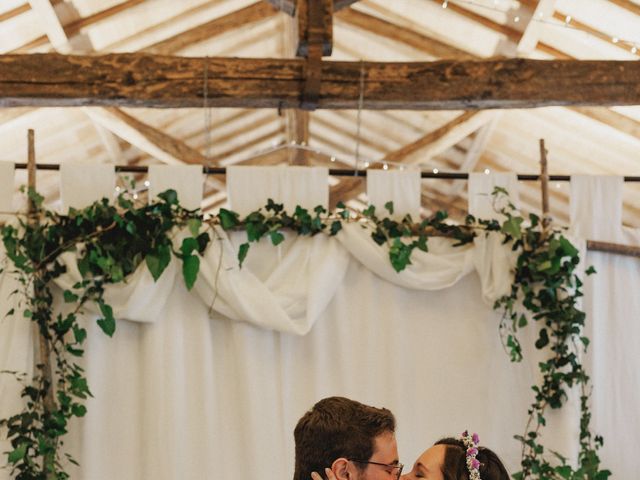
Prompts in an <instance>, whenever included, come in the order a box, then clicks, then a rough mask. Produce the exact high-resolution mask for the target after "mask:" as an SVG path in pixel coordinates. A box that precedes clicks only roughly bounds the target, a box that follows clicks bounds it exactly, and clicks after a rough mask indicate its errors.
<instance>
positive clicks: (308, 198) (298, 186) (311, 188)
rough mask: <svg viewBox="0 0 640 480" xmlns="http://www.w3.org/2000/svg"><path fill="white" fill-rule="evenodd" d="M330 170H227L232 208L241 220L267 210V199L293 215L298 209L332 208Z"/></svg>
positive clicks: (258, 168) (269, 168)
mask: <svg viewBox="0 0 640 480" xmlns="http://www.w3.org/2000/svg"><path fill="white" fill-rule="evenodd" d="M328 175H329V170H328V169H327V168H323V167H287V166H278V167H255V166H229V167H227V194H228V199H229V206H230V208H231V209H232V210H233V211H235V212H238V213H239V214H240V215H241V216H244V215H247V214H249V213H251V212H253V211H255V210H257V209H258V208H260V207H264V206H265V205H266V203H267V199H269V198H271V199H272V200H273V201H274V202H276V203H282V204H283V205H284V208H285V210H286V211H287V212H289V213H291V214H292V213H293V210H294V209H295V207H296V206H297V205H300V206H302V207H304V208H307V209H313V208H315V207H316V206H318V205H322V206H323V207H325V208H326V207H327V205H329V189H328V185H329V178H328Z"/></svg>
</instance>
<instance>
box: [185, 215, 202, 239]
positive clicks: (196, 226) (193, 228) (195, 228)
mask: <svg viewBox="0 0 640 480" xmlns="http://www.w3.org/2000/svg"><path fill="white" fill-rule="evenodd" d="M201 226H202V220H200V219H199V218H190V219H189V220H187V227H188V228H189V232H191V235H192V236H194V237H197V236H198V233H199V232H200V227H201Z"/></svg>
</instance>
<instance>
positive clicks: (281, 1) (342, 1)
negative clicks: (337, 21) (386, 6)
mask: <svg viewBox="0 0 640 480" xmlns="http://www.w3.org/2000/svg"><path fill="white" fill-rule="evenodd" d="M266 1H267V2H269V3H270V4H271V5H273V6H274V7H276V8H277V9H278V10H281V11H283V12H284V13H287V14H289V15H292V16H293V15H295V13H296V0H266ZM357 1H358V0H333V11H334V12H337V11H338V10H342V9H343V8H347V7H349V6H350V5H353V4H354V3H356V2H357Z"/></svg>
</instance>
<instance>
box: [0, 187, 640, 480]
mask: <svg viewBox="0 0 640 480" xmlns="http://www.w3.org/2000/svg"><path fill="white" fill-rule="evenodd" d="M276 181H279V180H276ZM319 181H320V180H319ZM322 181H323V182H324V180H322ZM324 187H325V188H326V184H325V185H324ZM269 188H270V187H269ZM318 188H320V187H319V186H318ZM243 189H244V194H245V195H246V196H252V195H253V194H254V193H255V192H254V191H251V190H246V188H245V187H243ZM230 194H231V192H230ZM235 195H240V192H236V193H235ZM245 200H246V205H248V204H249V199H245ZM274 200H275V199H274ZM255 201H256V202H257V205H258V206H261V205H264V203H265V201H266V199H264V198H262V199H258V200H255ZM247 208H249V210H253V209H254V208H255V207H247ZM217 233H218V235H219V236H220V239H221V240H220V241H213V242H212V245H211V247H210V248H209V249H208V251H207V252H206V254H205V256H204V258H203V259H202V262H201V273H200V277H199V279H198V280H197V282H196V284H195V286H194V289H193V291H192V292H187V291H186V289H185V287H184V283H183V281H182V279H181V273H180V266H179V264H178V263H177V262H176V261H175V260H174V261H172V262H171V264H170V265H169V267H168V269H167V271H166V272H165V273H164V274H163V276H162V277H161V278H160V280H159V281H158V283H157V284H154V283H153V281H152V279H151V278H150V276H149V274H148V272H146V271H145V269H146V267H145V266H144V265H143V266H141V267H140V269H139V271H138V272H136V273H135V274H134V275H133V276H132V277H131V278H130V279H129V281H128V282H127V283H126V284H123V285H118V286H115V287H112V288H110V290H109V292H108V295H109V297H108V299H109V302H111V303H112V305H113V306H114V311H115V314H116V316H117V317H118V319H119V321H118V327H117V331H116V333H115V335H114V337H113V338H112V339H109V338H107V337H105V336H104V335H103V334H102V333H101V332H100V331H99V329H98V327H97V326H96V325H95V321H94V320H95V317H94V316H93V314H92V313H91V312H88V313H87V314H86V315H85V316H84V317H83V321H84V322H86V323H87V328H88V330H89V337H88V339H87V345H86V351H87V354H86V358H85V360H84V364H85V367H86V370H87V375H88V378H89V384H90V386H91V389H92V391H93V393H94V398H92V399H90V400H89V402H88V410H89V413H88V414H87V416H86V418H84V419H82V420H80V421H78V422H75V423H74V424H73V425H72V426H71V430H70V432H71V433H70V438H69V441H68V443H67V449H68V451H69V452H70V453H73V454H74V455H75V457H76V458H77V459H78V460H79V462H80V463H81V467H80V468H76V467H73V466H71V465H70V466H69V470H70V472H71V477H72V478H74V479H87V480H103V479H104V480H112V479H114V478H118V479H122V480H129V479H131V480H138V479H154V480H156V479H157V480H173V479H181V480H182V479H187V480H190V479H194V480H196V479H197V480H201V479H204V478H237V479H250V478H261V479H264V480H276V479H277V480H281V479H283V478H284V479H286V478H291V476H292V473H293V460H294V458H293V452H294V450H293V428H294V426H295V423H296V421H297V420H298V418H299V417H300V416H301V415H302V414H303V413H304V412H305V411H306V410H307V409H308V408H309V407H310V406H311V405H312V404H313V403H315V402H316V401H317V400H319V399H320V398H322V397H324V396H328V395H345V396H348V397H351V398H354V399H357V400H360V401H362V402H365V403H370V404H372V405H377V406H386V407H388V408H390V409H391V410H392V411H394V412H395V413H396V415H397V419H398V432H397V435H398V440H399V448H400V455H401V461H403V462H405V463H407V464H410V463H412V462H413V461H414V460H415V458H416V457H417V455H418V454H419V453H420V452H421V451H422V450H423V449H424V448H426V447H427V446H428V445H430V444H431V443H432V442H434V441H435V440H436V439H437V438H439V437H441V436H444V435H455V434H458V433H460V432H461V431H462V430H464V429H467V428H468V429H470V430H472V431H477V432H478V433H479V434H480V436H481V438H482V441H483V443H485V444H486V445H488V446H491V447H493V448H495V450H496V451H498V452H499V453H500V454H501V455H502V456H503V457H504V459H505V460H506V463H507V464H508V465H509V467H510V468H511V469H512V471H515V469H516V468H517V464H518V459H519V454H520V448H519V445H518V443H517V442H516V441H514V440H513V439H512V436H513V435H514V434H520V433H522V432H523V428H524V425H525V422H526V410H527V407H528V405H529V403H530V402H531V400H532V392H531V390H530V385H531V384H532V382H533V381H534V380H535V379H536V378H537V375H538V372H537V361H538V360H539V354H538V353H537V352H532V351H531V349H530V348H529V347H528V346H529V345H532V343H533V340H534V338H535V332H533V331H531V332H528V333H525V334H524V335H523V339H522V340H523V344H524V345H525V358H526V360H525V361H524V362H523V363H522V364H518V365H514V364H511V363H510V362H509V359H508V356H507V354H506V353H505V352H504V350H503V348H502V346H501V344H500V339H499V336H498V328H497V327H498V322H499V314H497V313H495V312H493V311H492V309H491V306H490V302H491V301H493V300H495V298H496V297H497V296H498V295H499V294H500V292H502V291H503V290H504V289H505V285H506V286H507V287H508V286H509V285H510V282H508V281H507V282H505V278H508V272H509V269H510V268H511V265H512V261H513V259H512V258H511V257H510V256H509V255H508V254H505V253H504V251H505V249H507V250H508V249H509V247H508V246H500V245H499V242H495V241H494V240H492V239H491V238H490V239H488V240H487V241H486V242H485V243H484V244H482V245H481V246H479V245H478V244H477V243H476V244H474V245H470V246H466V247H462V248H458V249H454V248H452V247H450V246H449V245H447V244H446V242H445V241H443V240H442V239H439V240H438V239H433V240H431V241H430V251H429V253H425V252H416V254H415V256H414V258H413V259H412V265H410V266H409V268H408V269H407V270H406V271H404V272H401V273H400V274H397V273H395V272H393V271H392V270H391V269H390V267H389V266H388V259H387V257H386V252H385V250H384V249H383V248H381V247H377V246H375V245H373V241H372V240H371V239H370V238H368V235H369V232H368V231H367V230H364V229H362V228H360V227H359V226H358V225H349V226H346V228H345V229H344V230H343V231H342V232H340V233H339V234H338V236H337V237H336V238H330V237H325V236H321V235H319V236H316V237H312V238H306V237H300V238H295V237H293V236H291V235H288V236H287V239H286V240H285V242H284V243H282V244H281V245H279V246H278V247H273V246H271V245H270V244H269V242H268V241H265V242H260V243H259V244H257V245H253V244H252V246H251V249H250V251H249V254H248V257H247V260H246V262H245V264H244V265H243V267H242V268H241V269H240V268H238V265H237V260H236V252H237V246H238V244H240V243H242V242H244V241H245V240H246V238H245V237H244V234H243V233H241V232H237V233H234V234H232V235H230V236H226V235H225V232H223V231H218V232H217ZM179 241H180V238H177V239H176V242H179ZM0 253H2V252H0ZM64 262H65V264H66V265H67V267H68V271H67V273H66V274H65V275H64V276H63V277H61V278H60V279H59V282H58V284H59V288H68V286H70V285H72V284H73V283H74V282H75V281H77V279H78V275H79V274H78V272H77V268H76V267H74V264H75V258H74V257H73V255H72V254H68V255H66V256H65V258H64ZM474 270H475V271H477V272H478V274H477V275H476V274H475V273H474ZM13 281H14V279H12V278H10V277H7V273H6V272H5V273H4V274H3V276H2V277H1V278H0V293H2V294H3V297H1V298H2V300H1V301H2V303H1V304H0V305H1V306H2V308H3V309H4V308H6V309H7V310H8V309H9V308H10V307H11V302H13V301H14V300H9V301H7V300H5V299H6V298H7V297H6V296H4V294H5V293H6V292H8V291H11V289H12V288H13V285H12V283H11V282H13ZM606 288H607V285H606V284H604V285H603V289H606ZM609 293H610V292H609V291H608V290H607V291H606V292H605V291H603V292H601V293H599V296H600V297H599V298H602V299H603V300H602V302H603V303H604V302H605V300H604V299H606V298H608V297H607V295H609ZM59 296H60V295H59V294H58V296H57V298H58V302H59V303H60V300H59ZM483 300H485V301H487V302H489V304H486V303H485V301H483ZM629 318H635V317H629ZM622 333H624V332H622ZM622 337H623V338H622V339H623V340H624V335H622ZM626 338H628V340H627V342H628V343H629V342H631V341H632V340H633V338H634V337H632V336H630V335H629V336H628V337H626ZM635 338H637V337H635ZM7 339H10V340H7ZM33 341H34V339H33V330H32V329H31V328H30V326H29V325H28V324H27V322H26V321H25V320H24V319H23V318H21V317H20V316H19V315H18V316H13V317H8V318H7V319H6V320H4V321H2V322H0V348H2V351H0V361H1V362H3V363H2V364H0V369H4V368H6V367H5V365H8V366H10V367H11V368H13V369H19V370H23V371H27V372H31V371H32V368H33V367H32V354H31V352H32V350H31V345H32V344H33ZM607 342H609V340H607ZM597 343H598V342H597V340H596V339H594V344H597ZM607 344H609V343H607ZM595 350H596V349H594V351H595ZM632 351H633V350H632ZM621 355H622V354H621V353H619V354H618V356H617V357H616V356H614V358H613V359H611V361H613V360H614V359H615V358H619V357H620V356H621ZM629 361H632V360H629ZM611 371H613V370H608V371H605V370H603V371H602V372H600V373H598V375H603V376H607V377H611ZM624 371H625V372H627V373H626V374H625V375H626V377H625V380H628V379H629V377H631V375H633V374H634V372H633V371H632V370H631V369H629V368H627V369H626V370H624ZM636 371H637V369H636ZM594 381H598V378H594ZM606 381H614V380H612V379H610V378H607V379H606ZM628 383H633V382H632V381H631V382H628ZM616 385H617V388H619V389H625V388H627V387H626V386H625V385H626V384H625V385H619V384H616ZM636 387H637V388H638V386H637V383H636ZM0 391H1V392H2V399H3V401H2V402H1V403H0V416H2V417H6V416H7V415H9V414H11V413H14V412H16V411H17V410H16V409H17V408H18V405H19V399H18V398H17V397H18V391H19V385H17V384H16V383H15V382H14V381H13V380H11V378H10V377H7V376H0ZM596 392H597V390H596ZM636 395H637V389H636ZM4 399H9V400H7V401H5V400H4ZM610 401H612V399H610ZM616 401H617V400H616ZM631 401H635V403H627V402H631ZM620 402H623V403H621V404H620V405H616V409H620V412H621V415H622V414H625V415H626V416H627V417H628V416H629V415H631V412H635V409H636V407H637V404H638V402H637V396H636V397H631V398H630V397H621V399H620ZM573 407H574V406H573V405H572V406H571V408H568V409H563V410H561V411H557V412H551V414H550V419H549V422H550V426H549V427H548V428H547V429H546V430H545V443H546V444H548V445H549V447H550V448H552V449H555V450H558V451H561V452H563V453H567V454H570V455H574V454H575V446H576V444H577V434H576V421H577V412H576V411H575V408H573ZM602 408H603V410H604V411H607V410H606V408H610V407H602ZM598 411H599V410H598ZM603 418H605V417H602V416H601V417H599V419H598V420H597V421H598V422H600V421H603V420H602V419H603ZM605 419H606V418H605ZM628 423H629V424H630V425H631V424H634V422H633V421H629V422H628ZM634 425H635V426H636V431H637V424H634ZM618 427H619V428H622V429H624V428H626V425H622V426H616V427H615V428H618ZM610 428H611V429H613V428H614V427H613V426H611V427H610ZM629 428H631V426H630V427H629ZM624 432H627V430H624ZM618 438H620V437H619V433H616V435H615V436H614V435H610V436H609V440H608V441H609V442H610V445H612V446H614V447H615V446H616V445H617V443H618V442H617V439H618ZM625 438H627V439H628V441H629V443H630V444H633V441H632V439H633V438H634V437H632V436H631V435H628V436H627V437H625ZM0 447H5V448H3V450H6V446H5V445H0ZM607 455H609V454H608V453H607ZM607 458H611V457H607ZM634 459H635V456H633V455H630V454H629V455H626V456H625V457H624V458H619V459H617V457H616V460H617V462H618V463H616V464H611V463H610V464H609V465H611V467H612V468H614V469H615V471H616V473H617V472H619V471H624V469H625V468H627V469H628V470H626V471H629V472H630V471H631V470H630V468H631V467H633V464H634V462H635V460H634ZM5 478H9V476H8V472H6V471H0V479H5ZM618 478H633V476H619V477H618Z"/></svg>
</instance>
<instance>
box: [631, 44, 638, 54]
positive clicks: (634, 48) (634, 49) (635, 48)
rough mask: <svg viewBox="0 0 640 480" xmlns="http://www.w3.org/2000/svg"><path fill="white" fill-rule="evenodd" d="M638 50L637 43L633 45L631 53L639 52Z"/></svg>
mask: <svg viewBox="0 0 640 480" xmlns="http://www.w3.org/2000/svg"><path fill="white" fill-rule="evenodd" d="M637 52H638V47H636V46H635V45H634V46H633V47H631V53H634V54H635V53H637Z"/></svg>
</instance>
